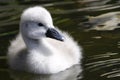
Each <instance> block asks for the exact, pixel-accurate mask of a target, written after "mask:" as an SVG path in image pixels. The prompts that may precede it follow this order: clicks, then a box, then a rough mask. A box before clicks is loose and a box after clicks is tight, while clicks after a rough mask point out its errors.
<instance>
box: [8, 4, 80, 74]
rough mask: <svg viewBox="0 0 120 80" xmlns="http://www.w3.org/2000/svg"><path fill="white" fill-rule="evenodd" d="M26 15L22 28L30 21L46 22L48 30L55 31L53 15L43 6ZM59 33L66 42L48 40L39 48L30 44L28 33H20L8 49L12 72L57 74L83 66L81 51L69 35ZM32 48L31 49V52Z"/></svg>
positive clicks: (44, 40)
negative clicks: (50, 28)
mask: <svg viewBox="0 0 120 80" xmlns="http://www.w3.org/2000/svg"><path fill="white" fill-rule="evenodd" d="M33 11H34V12H33ZM39 11H40V12H42V14H40V12H39ZM31 12H33V13H31ZM34 13H35V14H34ZM23 15H24V16H23ZM23 15H22V17H21V23H20V27H22V24H23V23H25V22H26V21H34V22H42V23H44V24H45V25H46V26H48V27H52V28H54V26H53V23H52V18H51V16H50V14H49V12H48V11H47V10H46V9H44V8H42V7H40V6H36V7H31V8H28V9H27V10H25V11H24V12H23ZM32 15H34V16H32ZM39 16H40V17H42V18H40V17H39ZM44 16H46V17H44ZM23 17H24V18H23ZM33 27H34V26H33ZM55 29H56V28H55ZM57 30H58V31H59V32H60V33H61V34H62V35H63V36H64V38H65V39H64V41H63V42H62V41H58V40H55V39H51V38H47V37H46V38H45V37H44V38H40V39H38V42H37V44H34V43H32V42H30V43H29V44H28V43H26V42H27V40H25V39H26V38H24V37H26V36H24V35H25V34H24V30H23V31H20V33H19V34H18V35H17V37H16V38H15V39H14V40H13V41H11V45H10V47H9V48H8V63H9V65H10V68H12V69H15V70H21V71H27V72H31V73H37V74H53V73H58V72H60V71H64V70H66V69H68V68H69V67H71V66H73V65H75V64H79V63H80V60H81V58H82V56H81V47H79V46H78V44H77V42H75V41H74V40H73V38H72V37H71V36H69V35H68V34H67V33H65V32H62V31H60V30H59V29H57ZM23 38H24V39H23ZM33 42H34V41H33ZM29 46H30V48H28V47H29Z"/></svg>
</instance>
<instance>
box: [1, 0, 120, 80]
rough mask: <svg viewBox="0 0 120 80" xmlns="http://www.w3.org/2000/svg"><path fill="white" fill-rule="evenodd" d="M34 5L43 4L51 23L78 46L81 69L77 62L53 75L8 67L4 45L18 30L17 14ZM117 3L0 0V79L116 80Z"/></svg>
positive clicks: (119, 57) (119, 58)
mask: <svg viewBox="0 0 120 80" xmlns="http://www.w3.org/2000/svg"><path fill="white" fill-rule="evenodd" d="M34 5H42V6H44V7H46V8H47V9H48V10H49V11H50V12H51V14H52V17H53V20H54V25H56V26H58V27H59V28H60V29H62V30H64V31H67V32H69V33H70V34H71V35H72V36H73V37H74V38H75V40H76V41H78V43H79V44H80V45H81V46H82V48H83V57H84V58H83V60H82V67H83V71H82V73H80V72H79V71H80V68H79V66H74V67H72V68H70V69H69V70H67V71H65V72H62V73H59V74H55V75H33V74H30V73H24V72H16V71H11V70H10V69H9V68H8V65H7V58H6V53H7V47H8V45H9V41H10V40H12V39H13V38H14V37H15V35H16V34H17V33H18V29H19V27H18V26H19V18H20V14H21V13H22V11H23V10H24V9H25V8H27V7H30V6H34ZM119 5H120V0H79V1H72V0H71V1H70V0H65V1H59V0H58V1H57V0H10V1H9V0H0V43H1V46H0V50H1V52H0V80H57V79H58V80H78V79H81V80H119V78H120V54H119V53H120V31H119V30H120V29H119V27H120V12H119V10H120V6H119ZM116 12H117V14H116ZM109 13H110V14H109ZM111 13H112V14H111ZM106 14H107V15H106Z"/></svg>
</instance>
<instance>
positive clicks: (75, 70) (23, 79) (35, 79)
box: [10, 65, 81, 80]
mask: <svg viewBox="0 0 120 80" xmlns="http://www.w3.org/2000/svg"><path fill="white" fill-rule="evenodd" d="M80 70H81V69H80V66H79V65H76V66H73V67H71V68H70V69H68V70H66V71H63V72H60V73H57V74H52V75H34V74H28V73H23V72H16V71H11V72H10V76H11V78H13V79H14V80H77V79H80V78H81V75H80V72H81V71H80Z"/></svg>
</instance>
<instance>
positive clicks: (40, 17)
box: [20, 6, 63, 41]
mask: <svg viewBox="0 0 120 80" xmlns="http://www.w3.org/2000/svg"><path fill="white" fill-rule="evenodd" d="M20 32H21V34H22V36H24V37H29V38H31V39H41V38H45V37H48V38H53V39H56V40H59V41H63V36H62V35H61V33H60V32H59V31H58V30H56V29H55V27H54V25H53V21H52V17H51V14H50V13H49V12H48V11H47V10H46V9H45V8H43V7H40V6H35V7H30V8H28V9H26V10H25V11H24V12H23V14H22V15H21V22H20Z"/></svg>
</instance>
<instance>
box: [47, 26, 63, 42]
mask: <svg viewBox="0 0 120 80" xmlns="http://www.w3.org/2000/svg"><path fill="white" fill-rule="evenodd" d="M46 36H47V37H49V38H53V39H56V40H59V41H64V39H63V36H62V35H61V34H60V33H59V32H58V31H57V30H55V29H53V28H50V29H48V30H47V32H46Z"/></svg>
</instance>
